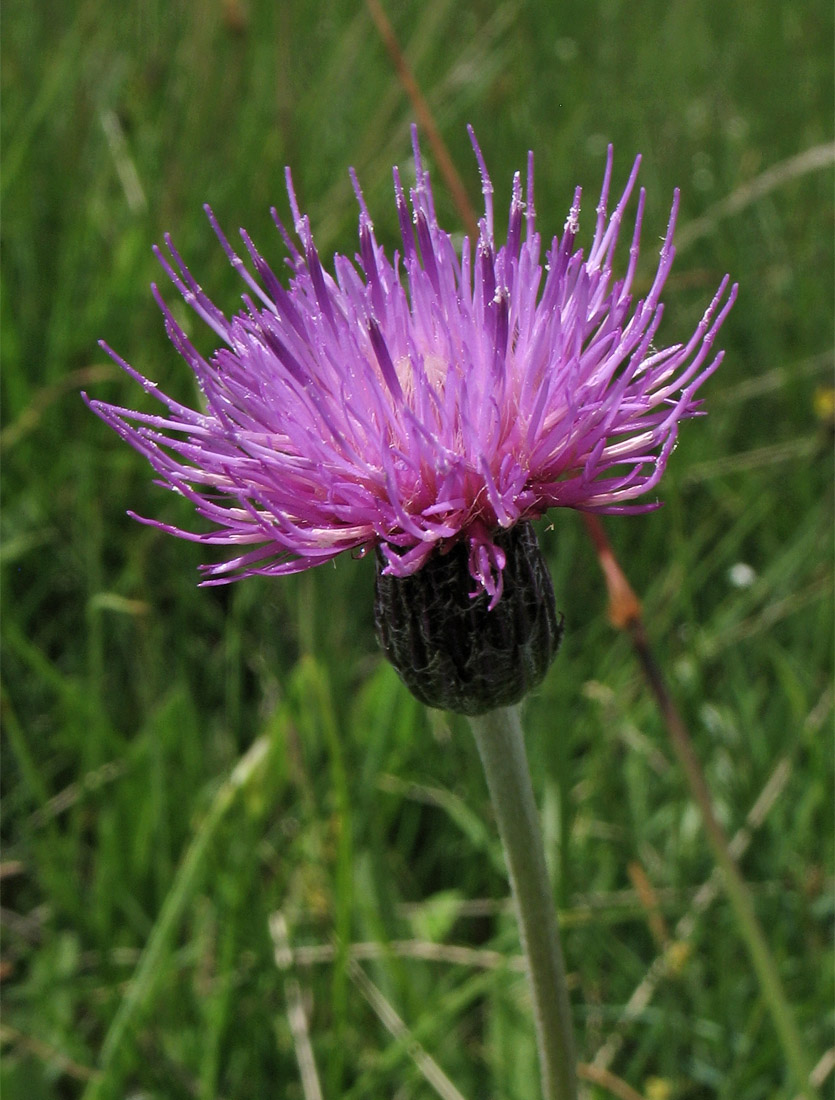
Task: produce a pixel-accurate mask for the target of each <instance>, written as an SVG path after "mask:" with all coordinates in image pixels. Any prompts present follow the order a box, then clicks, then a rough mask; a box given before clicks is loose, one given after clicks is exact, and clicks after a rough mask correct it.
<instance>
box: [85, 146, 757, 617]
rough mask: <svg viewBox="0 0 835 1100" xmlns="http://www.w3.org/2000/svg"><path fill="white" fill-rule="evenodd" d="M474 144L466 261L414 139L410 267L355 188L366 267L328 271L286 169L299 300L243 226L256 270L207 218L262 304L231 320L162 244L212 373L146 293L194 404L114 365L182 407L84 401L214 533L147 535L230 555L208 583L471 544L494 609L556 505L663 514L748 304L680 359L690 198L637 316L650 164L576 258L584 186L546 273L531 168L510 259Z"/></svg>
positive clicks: (397, 565)
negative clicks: (666, 289) (664, 297)
mask: <svg viewBox="0 0 835 1100" xmlns="http://www.w3.org/2000/svg"><path fill="white" fill-rule="evenodd" d="M471 137H472V132H471ZM473 146H474V148H475V153H476V157H477V159H478V164H479V168H480V171H481V179H482V191H483V194H484V201H485V211H484V217H483V218H482V219H481V221H480V222H479V237H478V241H477V243H476V245H475V249H474V250H473V247H472V245H471V242H470V241H469V239H465V240H464V242H463V245H462V247H461V251H460V254H459V253H458V252H457V251H456V249H455V247H454V246H453V243H452V239H451V237H450V235H449V234H448V233H447V232H445V231H444V230H443V229H441V227H440V226H439V225H438V222H437V219H436V217H435V210H434V205H433V199H432V190H431V187H430V183H429V174H428V172H426V171H425V170H424V168H423V166H422V163H421V158H420V152H419V149H418V144H417V138H416V136H415V137H414V157H415V180H416V182H415V186H414V188H413V189H410V191H409V198H408V201H407V198H406V193H405V191H404V188H403V185H402V183H401V181H400V175H399V173H398V171H397V169H395V171H394V190H395V199H396V202H397V212H398V217H399V220H400V229H401V234H402V239H403V254H402V256H401V255H398V254H397V253H395V254H394V256H393V258H392V259H391V260H389V258H388V257H387V256H386V255H385V253H384V251H383V249H382V248H381V247H380V246H379V245H378V244H377V241H376V239H375V237H374V229H373V226H372V223H371V218H370V217H369V214H368V210H367V208H366V205H365V202H364V200H363V196H362V192H361V191H360V188H359V184H358V183H357V181H356V178H355V177H354V176H353V173H352V179H353V182H354V189H355V191H356V195H357V201H358V203H359V210H360V215H359V252H358V254H357V255H356V256H355V258H354V260H353V261H351V260H349V259H348V258H347V257H345V256H340V255H337V256H335V257H334V261H333V274H330V273H329V272H328V271H326V270H325V268H324V267H323V266H322V264H321V261H320V259H319V255H318V253H317V251H316V246H315V245H314V243H313V236H312V234H311V230H310V222H309V219H308V217H307V216H306V215H302V214H301V213H300V211H299V207H298V203H297V201H296V196H295V192H294V190H293V185H292V181H291V178H290V173H289V170H288V172H287V191H288V194H289V197H290V207H291V210H292V214H293V219H294V223H295V231H296V234H297V237H298V241H299V243H300V249H299V248H297V247H296V245H295V244H294V243H293V241H292V240H291V238H290V236H289V234H288V233H287V232H286V231H285V229H284V227H283V226H282V224H281V223H280V221H279V220H278V217H277V216H276V214H275V211H273V217H274V218H275V221H276V224H277V226H278V228H279V230H280V232H281V235H282V236H283V238H284V242H285V244H286V246H287V249H288V252H289V255H290V259H291V265H292V269H293V275H292V277H291V279H290V281H289V286H288V287H284V286H282V284H281V283H280V282H279V279H278V278H277V276H276V275H275V274H274V273H273V271H272V270H271V268H270V267H269V266H268V265H267V263H266V261H265V260H264V259H263V257H262V256H261V255H260V253H259V252H258V251H257V250H256V249H255V247H254V245H253V244H252V241H251V240H250V238H249V236H248V235H247V234H246V233H245V232H244V231H243V230H241V237H242V238H243V242H244V245H245V248H246V251H247V253H248V254H249V259H250V262H251V265H252V268H253V269H254V274H253V273H252V272H251V271H250V270H249V269H248V268H247V266H246V265H245V264H244V262H243V261H242V260H241V259H240V258H239V257H238V256H237V255H236V254H235V253H234V252H233V250H232V248H231V246H230V245H229V243H228V242H227V240H226V238H225V236H224V235H223V233H222V232H221V230H220V228H219V226H218V224H217V222H216V220H215V217H214V215H213V214H212V212H211V210H209V209H208V207H207V208H206V210H207V214H208V218H209V222H210V223H211V226H212V228H213V229H214V231H215V233H216V234H217V236H218V238H219V240H220V243H221V245H222V246H223V248H224V250H225V251H226V254H227V255H228V257H229V259H230V261H231V263H232V264H233V266H234V267H235V269H236V270H237V271H238V273H239V274H240V276H241V278H242V279H243V280H244V283H245V284H246V286H247V287H248V290H249V293H246V294H244V295H243V303H244V309H243V310H242V311H241V312H240V313H237V314H236V315H235V316H233V317H232V318H231V319H229V318H227V317H226V316H225V314H224V313H222V312H221V310H219V309H218V308H217V307H216V306H215V305H214V304H213V303H212V302H211V300H210V299H209V298H208V297H207V295H206V294H205V293H204V292H203V291H202V290H201V289H200V287H199V286H198V284H197V282H196V281H195V279H194V277H193V276H192V275H191V273H190V272H189V270H188V268H187V267H186V266H185V264H184V263H183V261H182V259H181V257H180V255H179V253H178V252H177V251H176V249H175V248H174V246H173V244H172V243H171V240H170V239H169V238H168V237H166V238H165V243H166V245H167V247H168V252H169V254H170V259H167V258H165V257H164V256H163V255H162V254H161V253H160V252H159V251H158V253H157V255H158V257H159V260H160V263H161V264H162V266H163V268H164V270H165V271H166V273H167V275H168V276H169V278H170V279H171V281H172V282H173V283H174V285H175V286H176V287H177V289H178V290H179V291H180V293H181V294H182V296H183V298H184V299H185V301H186V302H187V303H188V304H189V306H191V308H192V309H193V310H194V311H195V313H196V314H197V315H198V316H199V317H200V318H201V319H202V320H203V321H205V323H206V324H207V325H209V326H210V328H212V329H213V330H214V331H215V332H216V333H217V335H218V337H219V339H220V341H221V342H222V346H221V347H220V348H219V350H218V351H216V352H215V354H214V355H213V356H212V357H211V359H209V360H206V359H204V358H203V357H202V356H201V355H200V354H199V353H198V352H197V351H196V350H195V348H194V346H193V345H192V344H191V342H190V341H189V339H188V338H187V336H186V334H185V333H184V332H183V330H182V328H181V327H180V326H179V325H178V323H177V322H176V321H175V319H174V317H173V315H172V313H171V311H170V309H169V308H168V306H167V305H165V303H164V302H163V300H162V298H161V296H160V294H159V292H158V290H157V288H156V287H154V288H153V290H154V295H155V297H156V299H157V302H158V303H159V306H160V309H161V310H162V313H163V316H164V317H165V324H166V329H167V332H168V336H169V338H170V340H171V342H172V343H173V344H174V346H175V348H176V349H177V351H178V352H179V353H180V355H181V356H182V357H183V358H184V359H185V361H186V362H187V363H188V365H189V366H190V367H191V369H192V370H193V372H194V374H195V377H196V378H197V382H198V384H199V386H200V389H201V391H202V396H203V400H202V402H201V408H199V409H191V408H189V407H187V406H185V405H181V404H179V403H178V402H176V401H174V400H172V399H171V398H169V397H167V396H166V395H165V394H164V393H162V392H161V391H160V390H159V389H158V387H157V385H156V384H155V383H154V382H151V381H149V380H148V379H147V378H145V377H143V376H142V375H141V374H139V373H138V372H137V371H135V370H134V369H133V368H132V367H130V366H129V365H128V364H127V363H126V362H124V360H122V359H121V358H120V357H119V356H118V355H116V354H115V353H114V352H112V351H110V349H109V348H108V349H107V350H108V352H109V354H110V355H112V356H113V358H114V359H115V360H116V362H117V363H119V364H120V366H122V367H123V368H124V369H125V370H126V371H127V372H128V374H130V375H131V377H133V378H135V379H136V380H137V381H138V382H139V383H140V384H141V385H142V386H143V388H144V389H145V390H146V391H147V392H149V393H151V394H153V396H154V397H156V398H157V400H159V401H160V402H161V403H162V404H163V405H164V406H165V409H166V411H165V413H164V414H163V415H161V416H154V415H150V414H148V413H143V412H137V411H134V410H132V409H125V408H121V407H119V406H116V405H111V404H106V403H105V402H102V401H90V402H89V404H90V406H91V408H92V409H93V410H94V412H96V413H97V414H98V415H99V416H100V417H101V418H102V419H103V420H105V421H106V422H107V423H108V424H110V425H111V426H112V427H113V428H114V429H115V430H116V431H117V432H118V433H119V434H120V435H121V436H122V437H123V438H124V439H126V440H127V441H128V442H129V443H130V444H131V445H132V446H133V447H135V448H136V449H137V450H138V451H140V452H141V453H142V454H144V455H145V456H146V458H147V459H148V461H149V462H150V463H151V465H152V466H153V467H154V469H155V470H156V472H157V473H158V475H159V477H160V479H161V483H162V484H163V485H165V486H167V487H168V488H170V489H173V490H174V491H175V492H177V493H180V494H182V495H183V496H184V497H187V498H188V499H189V500H190V501H192V503H193V504H194V506H195V508H196V510H197V512H199V514H200V515H201V516H203V517H204V518H205V519H207V520H208V521H209V522H210V524H211V525H212V529H211V530H209V531H207V532H204V533H194V532H189V531H184V530H182V529H181V528H179V527H174V526H171V525H169V524H164V523H161V522H159V521H157V520H152V519H143V520H142V522H144V523H150V524H153V525H155V526H158V527H161V528H162V529H163V530H165V531H168V532H170V533H171V534H175V535H179V536H181V537H183V538H188V539H193V540H195V541H198V542H205V543H212V544H217V545H222V546H226V547H228V548H229V550H230V556H229V557H228V558H227V559H226V560H224V561H221V562H219V563H215V564H211V565H205V566H203V567H202V568H203V570H204V572H205V575H206V579H205V580H204V581H203V583H204V584H221V583H224V582H226V581H230V580H235V579H237V578H240V577H245V576H250V575H252V574H256V573H262V574H266V575H269V576H277V575H281V574H284V573H294V572H297V571H299V570H302V569H307V568H309V567H310V566H313V565H318V564H320V563H321V562H324V561H328V560H330V559H331V558H334V557H336V555H337V554H340V553H342V552H343V551H344V550H356V551H358V552H360V553H364V552H366V551H368V550H370V549H372V548H375V547H376V548H379V550H380V552H381V554H382V555H383V557H384V559H385V562H386V565H385V569H384V572H385V573H386V574H388V575H392V576H396V577H405V576H408V575H410V574H412V573H414V572H416V571H417V570H419V569H420V568H421V567H422V566H423V565H424V564H425V563H426V562H427V560H428V559H429V557H430V555H431V554H432V553H433V552H434V551H435V550H436V549H440V550H441V551H442V552H443V551H444V550H446V549H449V547H450V546H452V545H453V544H455V543H457V542H459V541H462V540H463V541H465V542H466V544H467V548H468V565H469V573H470V575H471V576H472V578H473V581H474V582H475V583H474V593H473V594H474V595H476V594H478V593H479V592H482V591H484V592H486V593H487V594H488V596H489V599H490V606H491V607H492V606H495V604H496V603H497V602H498V600H499V599H500V597H501V593H502V570H503V568H504V565H505V555H504V552H503V550H502V549H501V547H500V545H499V544H498V542H497V539H496V536H497V535H498V534H499V533H500V532H501V531H504V530H507V529H509V528H511V527H513V526H514V525H515V524H517V523H519V522H520V521H523V520H528V519H533V518H536V517H538V516H541V515H542V514H543V513H544V512H546V511H547V510H548V509H549V508H555V507H569V508H579V509H584V510H586V511H592V512H639V511H648V510H649V509H652V508H655V507H657V502H655V501H644V502H637V503H636V501H637V500H638V498H639V497H641V496H643V495H644V494H646V493H648V492H650V491H651V490H653V489H654V488H655V486H656V485H657V484H658V481H659V480H660V478H661V475H662V474H663V472H664V468H665V466H666V463H667V459H668V458H669V456H670V453H671V452H672V450H673V446H674V444H675V441H676V435H677V432H678V425H679V422H680V421H681V420H683V419H686V418H687V417H692V416H694V415H696V414H697V413H698V411H699V407H700V402H699V401H697V400H696V399H695V394H696V391H697V390H698V388H699V386H701V384H702V383H703V382H704V381H705V379H706V378H707V377H708V376H709V375H710V374H712V373H713V371H714V370H715V369H716V368H717V367H718V365H719V363H720V361H721V359H722V353H721V352H719V353H717V354H714V353H713V343H714V340H715V337H716V333H717V331H718V330H719V327H720V326H721V324H722V322H723V321H724V319H725V317H726V315H727V313H728V311H729V309H730V308H731V305H732V304H733V301H734V298H735V297H736V286H733V287H730V289H729V279H728V277H727V276H726V277H725V278H724V279H723V280H722V282H721V284H720V286H719V289H718V290H717V292H716V295H715V297H714V298H713V301H712V302H711V303H710V305H709V307H708V309H707V311H706V312H705V314H704V317H703V318H702V320H701V321H700V323H699V325H698V327H697V328H696V331H695V332H694V333H693V335H692V336H691V337H690V339H689V340H688V341H687V342H686V343H685V344H673V345H671V346H669V347H661V348H659V347H657V346H656V345H655V344H654V343H653V341H654V340H655V338H656V333H657V330H658V326H659V324H660V321H661V315H662V312H663V305H662V303H661V291H662V288H663V286H664V282H665V280H666V278H667V275H668V274H669V272H670V268H671V266H672V263H673V256H674V252H675V249H674V247H673V243H672V241H673V229H674V226H675V220H676V213H677V210H678V203H679V196H678V192H676V193H675V196H674V199H673V206H672V211H671V214H670V220H669V225H668V227H667V233H666V236H665V238H664V243H663V246H662V248H661V252H660V259H659V263H658V269H657V272H656V275H655V278H654V281H653V283H652V286H651V287H650V289H649V291H648V293H647V294H646V296H645V297H644V298H641V299H639V300H638V301H633V297H632V294H631V287H632V281H633V277H634V275H635V268H636V264H637V260H638V243H639V235H640V229H641V222H642V219H643V212H644V192H643V190H641V191H640V193H639V197H638V205H637V213H636V215H635V227H634V232H633V237H632V245H631V249H630V252H629V262H628V265H627V269H626V272H625V274H624V275H623V277H622V278H620V279H615V278H614V277H613V266H612V265H613V258H614V253H615V245H616V242H617V238H618V234H619V232H620V228H621V222H622V220H623V217H624V212H625V209H626V205H627V202H628V200H629V197H630V195H631V194H632V191H633V188H634V185H635V180H636V177H637V174H638V168H639V165H640V158H638V159H637V160H636V161H635V164H634V167H633V169H632V172H631V173H630V176H629V179H628V181H627V184H626V188H625V190H624V193H623V195H622V197H621V199H620V201H619V202H618V203H617V206H616V207H615V209H614V211H613V213H612V214H611V215H608V214H607V200H608V195H609V185H610V181H611V174H612V150H611V148H610V149H609V155H608V159H607V163H606V172H605V176H604V180H603V188H602V193H601V197H600V202H599V203H598V206H597V220H596V225H595V230H594V237H593V239H592V243H591V247H590V248H589V250H588V253H587V254H586V253H584V251H583V250H582V249H577V248H576V247H575V240H576V235H577V231H578V225H579V215H580V189H579V188H578V189H577V190H576V192H575V195H574V202H573V204H572V206H571V210H570V211H569V215H568V219H567V221H566V223H565V228H564V230H563V234H562V236H561V237H554V238H553V240H552V241H551V245H550V248H549V249H548V250H547V251H546V253H545V257H544V262H543V258H542V244H541V240H540V236H539V234H538V233H537V231H536V228H535V215H534V201H533V156H532V154H529V158H528V172H527V184H526V189H525V192H524V193H523V189H522V182H521V178H520V175H519V173H517V174H516V176H515V177H514V180H513V189H512V195H511V202H510V217H509V224H508V230H507V239H506V240H505V241H504V243H502V244H500V245H499V246H498V247H497V245H496V242H495V240H494V232H493V188H492V185H491V183H490V179H489V177H488V175H487V169H486V167H485V165H484V161H483V159H482V156H481V152H480V150H479V148H478V145H477V144H476V142H475V139H474V138H473ZM136 518H140V517H136Z"/></svg>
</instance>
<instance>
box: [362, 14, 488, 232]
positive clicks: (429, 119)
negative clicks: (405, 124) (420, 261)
mask: <svg viewBox="0 0 835 1100" xmlns="http://www.w3.org/2000/svg"><path fill="white" fill-rule="evenodd" d="M365 6H366V7H367V8H368V13H369V15H370V16H371V18H372V19H373V20H374V25H375V26H376V28H377V30H378V32H379V34H380V38H382V40H383V45H384V46H385V47H386V49H387V50H388V54H389V57H390V58H391V62H392V64H393V65H394V68H395V71H396V72H397V76H398V78H399V80H400V83H401V84H402V86H403V90H404V92H405V93H406V95H407V96H408V97H409V101H410V103H411V104H412V107H413V108H414V112H415V117H416V119H417V123H418V126H419V127H420V129H421V131H422V132H423V133H424V134H426V137H427V140H428V141H429V145H430V147H431V149H432V153H433V155H434V157H435V160H436V161H437V163H438V169H439V171H440V173H441V175H442V176H443V178H444V183H445V184H446V186H447V188H448V189H449V193H450V195H451V196H452V200H453V202H454V203H455V208H456V210H457V211H458V214H459V216H460V218H461V220H462V221H463V223H464V226H465V227H466V230H467V232H468V233H469V234H470V236H471V237H473V238H474V239H475V238H477V237H478V219H477V218H476V215H475V211H474V210H473V205H472V203H471V202H470V198H469V195H468V194H467V189H466V187H465V186H464V181H463V180H462V179H461V177H460V176H459V174H458V169H457V168H456V167H455V164H454V163H453V160H452V157H451V156H450V154H449V149H447V147H446V142H445V141H444V139H443V138H442V137H441V134H440V131H439V130H438V127H437V125H436V123H435V117H434V115H433V114H432V108H431V107H430V106H429V104H428V103H427V101H426V98H425V96H424V94H423V92H422V91H421V90H420V86H419V85H418V82H417V80H415V75H414V73H413V72H412V70H411V67H410V66H409V62H408V61H407V60H406V58H405V56H404V54H403V51H402V50H401V49H400V43H399V42H398V41H397V35H396V34H395V33H394V27H392V25H391V23H390V22H389V19H388V16H387V15H386V13H385V12H384V11H383V8H382V5H381V4H380V2H379V0H365Z"/></svg>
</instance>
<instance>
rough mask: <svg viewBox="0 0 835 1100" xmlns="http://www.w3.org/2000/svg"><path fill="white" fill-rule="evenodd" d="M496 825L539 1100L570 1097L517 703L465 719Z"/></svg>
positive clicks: (567, 1029) (550, 921)
mask: <svg viewBox="0 0 835 1100" xmlns="http://www.w3.org/2000/svg"><path fill="white" fill-rule="evenodd" d="M470 724H471V726H472V729H473V733H474V735H475V739H476V744H477V745H478V751H479V754H480V756H481V762H482V764H483V765H484V772H485V775H486V776H487V786H488V788H489V790H490V797H491V799H492V802H493V809H494V811H495V814H496V820H497V823H498V826H499V835H500V837H501V841H502V845H503V847H504V852H505V858H506V860H507V866H508V872H509V875H510V886H511V890H512V893H513V900H514V904H515V908H516V915H517V919H518V921H519V932H520V936H521V940H522V948H523V950H524V953H525V958H526V960H527V968H528V979H529V982H530V986H531V993H532V996H533V1008H534V1020H535V1024H536V1037H537V1046H538V1048H539V1062H540V1067H541V1071H542V1091H543V1096H544V1097H545V1100H575V1098H576V1096H577V1078H576V1058H575V1053H574V1037H573V1033H572V1027H571V1008H570V1005H569V1001H568V990H567V988H566V984H565V965H564V963H563V957H562V949H561V947H560V938H559V931H558V928H557V915H556V908H555V906H554V899H553V896H552V893H551V887H550V884H549V882H548V872H547V870H546V867H545V852H544V849H543V845H542V831H541V829H540V825H539V816H538V814H537V809H536V803H535V802H534V796H533V788H532V787H531V778H530V771H529V769H528V762H527V757H526V755H525V742H524V736H523V733H522V725H521V722H520V721H519V713H518V710H517V709H516V708H515V707H509V708H506V709H504V708H502V709H499V710H494V711H491V712H490V713H488V714H483V715H480V716H479V717H477V718H470Z"/></svg>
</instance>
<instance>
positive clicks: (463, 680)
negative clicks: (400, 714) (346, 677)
mask: <svg viewBox="0 0 835 1100" xmlns="http://www.w3.org/2000/svg"><path fill="white" fill-rule="evenodd" d="M495 543H496V545H497V546H499V547H500V548H501V549H502V550H503V551H504V553H505V554H506V556H507V563H506V565H505V568H504V572H503V580H504V590H503V593H502V597H501V599H500V600H499V602H498V603H497V604H496V605H495V607H494V608H493V609H492V610H490V607H489V605H490V597H489V596H488V594H487V593H486V592H483V591H482V592H480V593H479V595H478V596H475V597H472V596H470V592H471V591H472V588H473V578H472V576H471V575H470V570H469V565H468V549H467V544H466V543H465V542H458V543H456V544H455V545H454V546H453V547H452V549H451V550H449V552H448V553H445V554H441V553H438V552H436V553H435V554H433V556H432V557H431V558H430V559H429V561H428V562H427V563H426V564H425V565H424V566H423V567H422V568H421V569H420V570H419V572H417V573H415V574H413V575H412V576H408V577H395V576H387V575H385V574H384V573H383V572H382V569H383V567H384V565H385V559H384V558H383V557H382V556H381V555H380V554H379V552H378V554H377V581H376V587H375V594H374V620H375V623H376V627H377V638H378V639H379V642H380V645H381V646H382V647H383V650H384V651H385V654H386V656H387V657H388V659H389V660H390V661H391V663H392V664H393V665H394V667H395V669H396V670H397V672H398V674H399V676H400V678H401V679H402V680H403V682H404V683H405V684H406V686H407V687H408V688H409V690H410V691H411V692H412V694H413V695H415V696H416V697H417V698H418V699H419V700H420V701H421V702H422V703H425V704H426V705H427V706H430V707H438V708H439V709H442V710H453V711H458V712H459V713H461V714H470V715H474V714H484V713H485V712H486V711H490V710H495V709H496V708H497V707H507V706H512V705H513V704H514V703H518V702H519V701H520V699H522V698H523V697H524V696H525V695H526V694H527V693H528V692H529V691H530V690H531V689H532V688H534V687H536V686H537V685H538V684H539V683H540V682H541V681H542V679H543V677H544V676H545V673H546V672H547V671H548V667H549V666H550V664H551V661H552V660H553V659H554V657H555V656H556V653H557V650H558V649H559V645H560V640H561V638H562V633H563V623H562V616H559V618H558V617H557V612H556V607H555V603H554V589H553V586H552V584H551V577H550V575H549V573H548V567H547V565H546V564H545V559H544V558H543V556H542V552H541V550H540V549H539V543H538V542H537V538H536V533H535V532H534V529H533V527H532V526H531V525H530V524H529V523H519V524H517V525H516V526H515V527H512V528H511V529H510V530H509V531H502V532H500V533H499V534H497V535H496V536H495Z"/></svg>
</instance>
